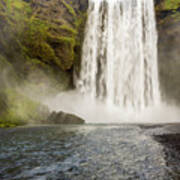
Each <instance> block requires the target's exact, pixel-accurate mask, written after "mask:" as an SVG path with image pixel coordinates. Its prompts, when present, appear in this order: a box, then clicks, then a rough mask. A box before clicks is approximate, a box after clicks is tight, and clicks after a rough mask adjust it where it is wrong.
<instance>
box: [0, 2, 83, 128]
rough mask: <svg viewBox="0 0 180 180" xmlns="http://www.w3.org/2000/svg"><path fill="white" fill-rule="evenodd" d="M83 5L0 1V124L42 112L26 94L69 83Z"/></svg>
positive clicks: (78, 46) (80, 34)
mask: <svg viewBox="0 0 180 180" xmlns="http://www.w3.org/2000/svg"><path fill="white" fill-rule="evenodd" d="M86 7H87V0H76V1H72V0H38V1H37V0H1V1H0V70H1V71H0V84H1V86H0V127H1V126H2V127H4V126H14V125H17V124H22V123H25V122H27V121H29V120H35V119H39V120H40V119H42V118H44V115H43V114H45V115H47V113H48V110H47V109H46V107H43V106H42V105H41V104H39V103H38V102H36V101H35V100H32V99H30V98H29V97H27V96H26V94H28V95H29V94H31V93H32V92H34V93H36V94H37V95H38V94H39V95H43V93H47V92H48V93H49V91H50V93H53V91H54V90H57V91H60V90H64V89H67V88H69V87H70V86H72V66H73V64H75V63H76V62H78V61H79V59H80V55H81V42H82V38H83V30H84V24H85V19H86ZM17 87H18V88H17ZM19 87H23V88H22V89H21V88H19ZM47 87H50V88H49V89H48V90H47ZM26 91H27V93H26V94H25V95H24V94H22V93H21V92H23V93H24V92H26ZM44 95H46V94H44ZM44 112H47V113H44Z"/></svg>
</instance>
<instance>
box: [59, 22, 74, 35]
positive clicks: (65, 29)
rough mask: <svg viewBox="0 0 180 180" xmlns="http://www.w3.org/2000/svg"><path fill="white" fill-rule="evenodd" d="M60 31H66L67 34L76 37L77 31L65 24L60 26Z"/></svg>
mask: <svg viewBox="0 0 180 180" xmlns="http://www.w3.org/2000/svg"><path fill="white" fill-rule="evenodd" d="M60 29H61V30H64V31H67V32H68V33H71V34H72V35H74V36H75V35H77V30H75V29H74V28H72V27H70V26H68V25H66V24H63V25H61V26H60Z"/></svg>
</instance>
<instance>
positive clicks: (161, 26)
mask: <svg viewBox="0 0 180 180" xmlns="http://www.w3.org/2000/svg"><path fill="white" fill-rule="evenodd" d="M156 13H157V22H158V32H159V43H158V48H159V70H160V83H161V90H162V96H163V99H164V100H167V101H168V102H171V103H174V102H175V103H178V104H180V1H179V0H157V1H156Z"/></svg>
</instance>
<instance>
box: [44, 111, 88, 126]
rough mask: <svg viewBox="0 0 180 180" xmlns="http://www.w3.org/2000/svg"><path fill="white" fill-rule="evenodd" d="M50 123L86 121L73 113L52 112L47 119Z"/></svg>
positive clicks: (81, 122)
mask: <svg viewBox="0 0 180 180" xmlns="http://www.w3.org/2000/svg"><path fill="white" fill-rule="evenodd" d="M44 123H48V124H84V123H85V121H84V120H83V119H82V118H80V117H78V116H76V115H73V114H68V113H64V112H62V111H60V112H52V113H51V114H50V116H49V117H48V119H47V122H44Z"/></svg>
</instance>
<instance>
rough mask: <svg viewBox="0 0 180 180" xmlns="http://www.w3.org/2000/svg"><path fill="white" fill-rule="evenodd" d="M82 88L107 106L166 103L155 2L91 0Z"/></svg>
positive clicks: (79, 83) (78, 82) (137, 107)
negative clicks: (161, 88)
mask: <svg viewBox="0 0 180 180" xmlns="http://www.w3.org/2000/svg"><path fill="white" fill-rule="evenodd" d="M75 84H76V87H77V89H78V90H79V91H80V92H82V93H83V94H85V95H86V94H90V95H91V96H92V97H93V98H95V99H99V100H100V101H102V102H104V103H106V104H107V105H115V106H117V107H119V108H121V109H129V108H130V109H133V110H142V109H144V108H145V107H150V106H155V105H156V104H158V103H159V102H160V91H159V81H158V64H157V31H156V21H155V13H154V2H153V0H89V9H88V19H87V24H86V30H85V38H84V43H83V49H82V60H81V70H80V74H79V77H78V78H77V79H76V81H75Z"/></svg>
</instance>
